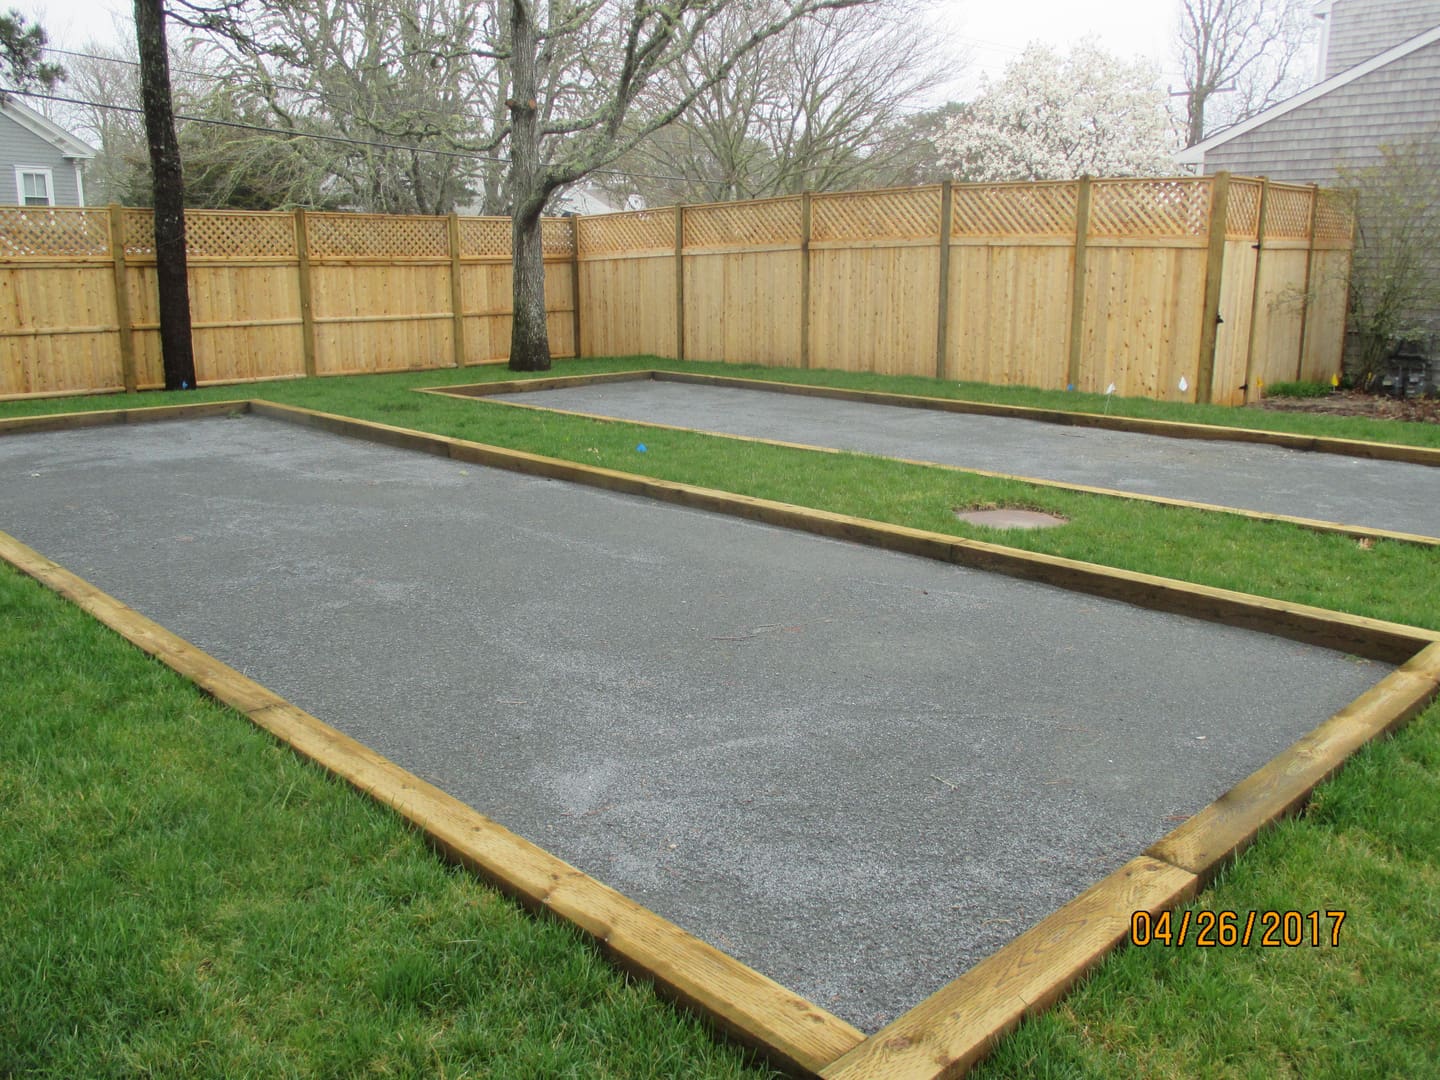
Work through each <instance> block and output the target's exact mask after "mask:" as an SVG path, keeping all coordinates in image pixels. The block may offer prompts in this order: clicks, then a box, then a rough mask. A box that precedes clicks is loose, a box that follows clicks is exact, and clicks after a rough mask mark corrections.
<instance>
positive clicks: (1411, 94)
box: [1177, 0, 1440, 184]
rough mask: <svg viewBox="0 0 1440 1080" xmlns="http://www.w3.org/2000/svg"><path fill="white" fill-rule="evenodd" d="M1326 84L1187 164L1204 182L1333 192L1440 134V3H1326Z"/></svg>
mask: <svg viewBox="0 0 1440 1080" xmlns="http://www.w3.org/2000/svg"><path fill="white" fill-rule="evenodd" d="M1315 14H1316V16H1317V17H1319V18H1321V19H1323V20H1324V26H1323V29H1322V32H1321V47H1322V48H1323V49H1324V54H1323V55H1324V64H1323V67H1322V81H1321V82H1318V83H1316V84H1315V85H1314V86H1312V87H1310V88H1309V89H1307V90H1304V91H1301V92H1300V93H1299V94H1296V95H1295V96H1294V97H1292V98H1290V99H1289V100H1287V101H1282V102H1281V103H1280V104H1279V105H1276V106H1273V107H1272V108H1269V109H1266V110H1265V111H1264V112H1262V113H1260V114H1259V115H1257V116H1253V117H1251V118H1250V119H1249V120H1246V121H1244V122H1242V123H1239V124H1236V125H1235V126H1234V127H1231V128H1227V129H1226V130H1224V131H1222V132H1220V133H1219V134H1217V135H1212V136H1210V138H1208V139H1206V140H1204V141H1203V142H1199V143H1196V144H1195V145H1194V146H1192V147H1190V148H1189V149H1188V150H1182V151H1181V152H1180V153H1179V155H1177V158H1178V160H1179V161H1180V162H1181V164H1185V165H1190V166H1192V167H1195V168H1196V169H1197V171H1199V172H1205V173H1214V172H1220V171H1221V170H1229V171H1231V172H1235V173H1240V174H1243V175H1245V176H1268V177H1270V178H1271V179H1272V180H1283V181H1292V182H1299V183H1306V184H1312V183H1313V184H1327V183H1331V182H1333V181H1334V180H1335V177H1336V166H1337V165H1369V164H1373V163H1374V162H1376V161H1378V160H1379V157H1380V155H1379V147H1380V146H1381V145H1382V144H1386V143H1388V144H1392V145H1399V144H1402V143H1406V142H1409V141H1412V140H1414V139H1418V138H1422V137H1434V135H1435V134H1436V131H1437V125H1440V0H1324V2H1323V3H1320V4H1318V5H1316V9H1315Z"/></svg>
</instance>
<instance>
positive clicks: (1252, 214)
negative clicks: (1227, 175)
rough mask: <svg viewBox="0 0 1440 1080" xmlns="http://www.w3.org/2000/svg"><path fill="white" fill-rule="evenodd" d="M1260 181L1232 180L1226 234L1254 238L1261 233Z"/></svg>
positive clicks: (1236, 238) (1243, 238) (1245, 238)
mask: <svg viewBox="0 0 1440 1080" xmlns="http://www.w3.org/2000/svg"><path fill="white" fill-rule="evenodd" d="M1259 230H1260V181H1259V180H1232V181H1231V182H1230V205H1229V208H1228V210H1227V212H1226V214H1225V236H1226V238H1227V239H1230V240H1254V239H1256V238H1257V237H1258V236H1259V235H1260V231H1259Z"/></svg>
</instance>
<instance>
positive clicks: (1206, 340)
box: [1195, 172, 1230, 405]
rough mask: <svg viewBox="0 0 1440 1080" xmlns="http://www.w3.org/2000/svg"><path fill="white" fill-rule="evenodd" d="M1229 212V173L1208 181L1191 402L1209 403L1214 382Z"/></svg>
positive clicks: (1222, 173) (1223, 173)
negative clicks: (1202, 280)
mask: <svg viewBox="0 0 1440 1080" xmlns="http://www.w3.org/2000/svg"><path fill="white" fill-rule="evenodd" d="M1229 212H1230V174H1229V173H1228V172H1218V173H1216V174H1215V175H1214V177H1213V178H1212V179H1211V181H1210V224H1209V243H1208V245H1207V246H1206V250H1205V307H1204V310H1203V312H1202V314H1201V319H1202V320H1203V321H1202V322H1201V324H1200V355H1199V357H1198V358H1197V362H1196V365H1195V400H1196V401H1197V402H1199V403H1200V404H1202V405H1204V404H1209V402H1210V399H1211V397H1212V390H1213V387H1212V386H1211V385H1210V384H1211V383H1212V382H1214V381H1215V347H1216V345H1217V344H1218V343H1219V340H1220V285H1221V281H1220V276H1221V273H1222V271H1223V270H1224V266H1225V227H1226V224H1227V221H1226V218H1227V217H1228V215H1229Z"/></svg>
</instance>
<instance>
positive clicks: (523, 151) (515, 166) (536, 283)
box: [502, 0, 550, 371]
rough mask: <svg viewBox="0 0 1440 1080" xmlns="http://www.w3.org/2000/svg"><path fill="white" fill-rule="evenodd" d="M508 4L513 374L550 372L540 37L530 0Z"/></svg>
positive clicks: (511, 350)
mask: <svg viewBox="0 0 1440 1080" xmlns="http://www.w3.org/2000/svg"><path fill="white" fill-rule="evenodd" d="M502 2H508V14H509V16H510V20H511V24H510V29H511V41H512V43H513V47H512V49H511V64H512V83H511V91H510V92H511V94H512V95H513V96H512V97H511V99H510V100H509V101H508V102H507V103H506V104H507V105H508V106H509V108H510V124H511V128H510V132H511V134H510V177H511V182H510V193H511V197H512V198H513V199H514V200H515V209H514V213H513V214H512V217H511V221H512V223H513V224H512V228H511V236H512V250H513V252H514V268H513V269H514V273H513V280H514V292H513V296H514V311H515V317H514V319H513V320H512V324H511V330H510V370H511V371H549V370H550V331H549V328H548V327H547V326H546V325H545V248H544V245H543V243H542V241H541V233H540V214H541V211H543V210H544V209H545V199H546V198H547V197H548V196H549V194H550V193H549V191H547V190H546V188H545V178H544V166H543V165H542V163H541V161H540V115H539V111H538V109H537V106H536V100H535V99H536V93H537V89H536V85H537V80H536V73H535V62H536V57H537V54H538V49H539V44H540V41H539V33H538V31H537V28H536V26H535V21H534V10H533V8H532V7H531V5H530V4H528V3H526V2H525V0H502Z"/></svg>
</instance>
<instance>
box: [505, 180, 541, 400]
mask: <svg viewBox="0 0 1440 1080" xmlns="http://www.w3.org/2000/svg"><path fill="white" fill-rule="evenodd" d="M542 205H543V204H542ZM513 238H514V239H513V244H514V247H513V250H514V259H515V269H514V278H515V289H514V306H515V319H514V322H513V324H512V326H511V330H510V370H511V371H549V370H550V328H549V327H548V326H547V325H546V323H545V249H544V247H543V245H542V243H541V235H540V211H539V210H536V211H535V212H534V213H533V214H522V213H521V212H520V211H519V210H517V211H516V212H515V218H514V227H513Z"/></svg>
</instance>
